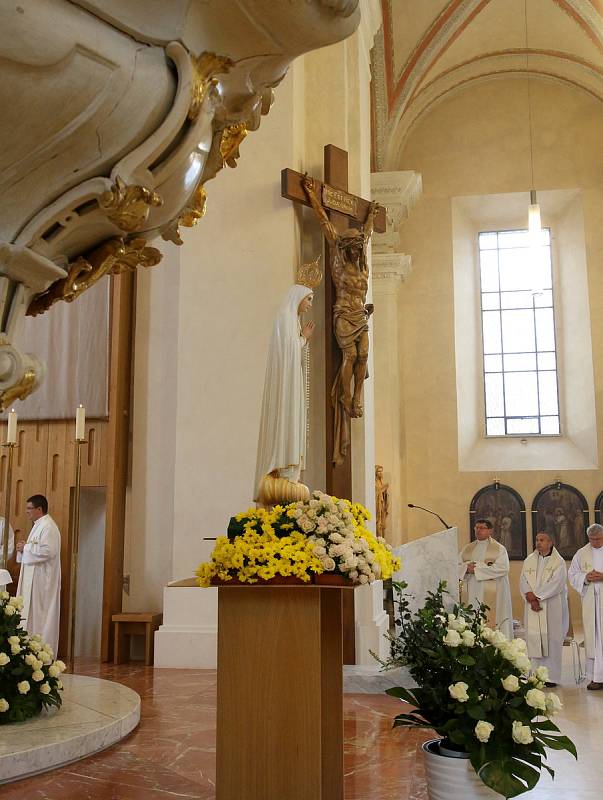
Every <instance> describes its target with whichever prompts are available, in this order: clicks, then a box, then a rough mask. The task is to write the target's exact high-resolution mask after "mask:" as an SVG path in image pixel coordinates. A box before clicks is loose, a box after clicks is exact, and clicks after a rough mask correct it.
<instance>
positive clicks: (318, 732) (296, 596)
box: [216, 584, 353, 800]
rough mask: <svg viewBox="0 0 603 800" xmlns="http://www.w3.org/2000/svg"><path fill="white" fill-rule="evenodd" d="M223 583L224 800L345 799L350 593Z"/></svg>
mask: <svg viewBox="0 0 603 800" xmlns="http://www.w3.org/2000/svg"><path fill="white" fill-rule="evenodd" d="M352 588H353V587H352V586H351V585H350V586H349V587H343V586H322V585H312V584H309V585H274V584H272V585H270V584H266V585H257V584H255V585H253V586H245V585H235V586H220V588H219V589H218V700H217V764H216V768H217V769H216V773H217V774H216V800H343V657H342V597H343V592H344V591H350V589H352Z"/></svg>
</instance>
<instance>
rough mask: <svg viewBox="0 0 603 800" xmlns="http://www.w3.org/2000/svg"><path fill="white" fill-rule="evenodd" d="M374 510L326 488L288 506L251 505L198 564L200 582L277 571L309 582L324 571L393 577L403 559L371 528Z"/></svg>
mask: <svg viewBox="0 0 603 800" xmlns="http://www.w3.org/2000/svg"><path fill="white" fill-rule="evenodd" d="M369 516H370V515H369V512H368V511H367V510H366V508H364V507H363V506H361V505H360V504H359V503H351V502H350V501H349V500H340V499H338V498H336V497H331V496H329V495H327V494H323V493H322V492H314V493H313V494H312V497H311V498H310V499H309V500H307V501H299V502H296V503H290V504H289V505H286V506H274V507H273V508H271V509H265V508H250V509H249V510H248V511H245V512H243V513H242V514H238V515H237V516H236V517H233V519H232V520H231V524H230V525H229V528H228V536H221V537H219V538H218V539H217V540H216V545H215V547H214V550H213V553H212V558H211V561H210V562H209V563H203V564H200V565H199V567H198V569H197V572H196V575H197V578H198V580H199V585H200V586H209V585H210V584H211V581H212V579H214V578H218V579H219V580H222V581H229V580H232V579H233V578H236V579H237V580H239V581H241V582H243V583H257V581H258V580H270V579H271V578H274V577H278V576H280V577H283V578H287V577H295V578H299V579H301V580H302V581H304V582H309V581H311V580H312V575H313V574H315V575H320V574H322V573H325V572H327V573H331V574H337V575H342V576H344V577H346V578H349V579H350V580H352V581H355V582H357V583H370V582H371V581H374V580H378V579H386V578H390V577H391V576H392V574H393V573H394V572H395V570H396V569H399V568H400V562H399V560H398V559H397V558H395V557H394V556H393V555H392V552H391V547H390V546H389V545H388V544H387V543H386V542H385V540H384V539H383V538H381V537H376V536H374V535H373V534H372V533H371V531H370V530H368V528H367V527H366V524H365V523H366V521H367V520H368V519H369Z"/></svg>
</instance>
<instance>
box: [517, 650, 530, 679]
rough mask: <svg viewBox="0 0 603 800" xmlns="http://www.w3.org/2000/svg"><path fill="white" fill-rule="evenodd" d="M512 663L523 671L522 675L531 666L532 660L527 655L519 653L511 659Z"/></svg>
mask: <svg viewBox="0 0 603 800" xmlns="http://www.w3.org/2000/svg"><path fill="white" fill-rule="evenodd" d="M513 663H514V664H515V666H516V667H517V669H519V670H521V672H523V673H524V675H525V674H527V673H528V672H529V671H530V669H531V668H532V662H531V661H530V659H529V658H528V657H527V656H524V655H523V653H520V654H519V655H518V656H516V658H515V659H514V660H513Z"/></svg>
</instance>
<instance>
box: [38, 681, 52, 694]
mask: <svg viewBox="0 0 603 800" xmlns="http://www.w3.org/2000/svg"><path fill="white" fill-rule="evenodd" d="M40 691H41V692H42V694H50V686H49V685H48V684H47V683H42V684H40Z"/></svg>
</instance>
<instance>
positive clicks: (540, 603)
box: [519, 531, 569, 687]
mask: <svg viewBox="0 0 603 800" xmlns="http://www.w3.org/2000/svg"><path fill="white" fill-rule="evenodd" d="M519 590H520V592H521V594H522V597H523V598H524V602H525V614H524V624H525V629H526V639H527V644H528V656H529V657H530V660H531V661H532V666H533V667H534V668H537V667H541V666H542V667H547V669H548V673H549V679H548V681H547V682H546V685H547V686H551V687H552V686H556V685H557V683H559V682H560V681H561V656H562V653H563V640H564V639H565V636H566V634H567V630H568V627H569V609H568V605H567V567H566V566H565V561H564V560H563V558H562V557H561V556H560V555H559V553H558V551H557V549H556V548H555V546H554V544H553V540H552V538H551V537H550V536H549V534H548V533H544V532H542V531H541V532H540V533H537V534H536V549H535V550H534V552H533V553H530V555H529V556H528V557H527V558H526V560H525V561H524V562H523V568H522V570H521V577H520V579H519Z"/></svg>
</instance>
